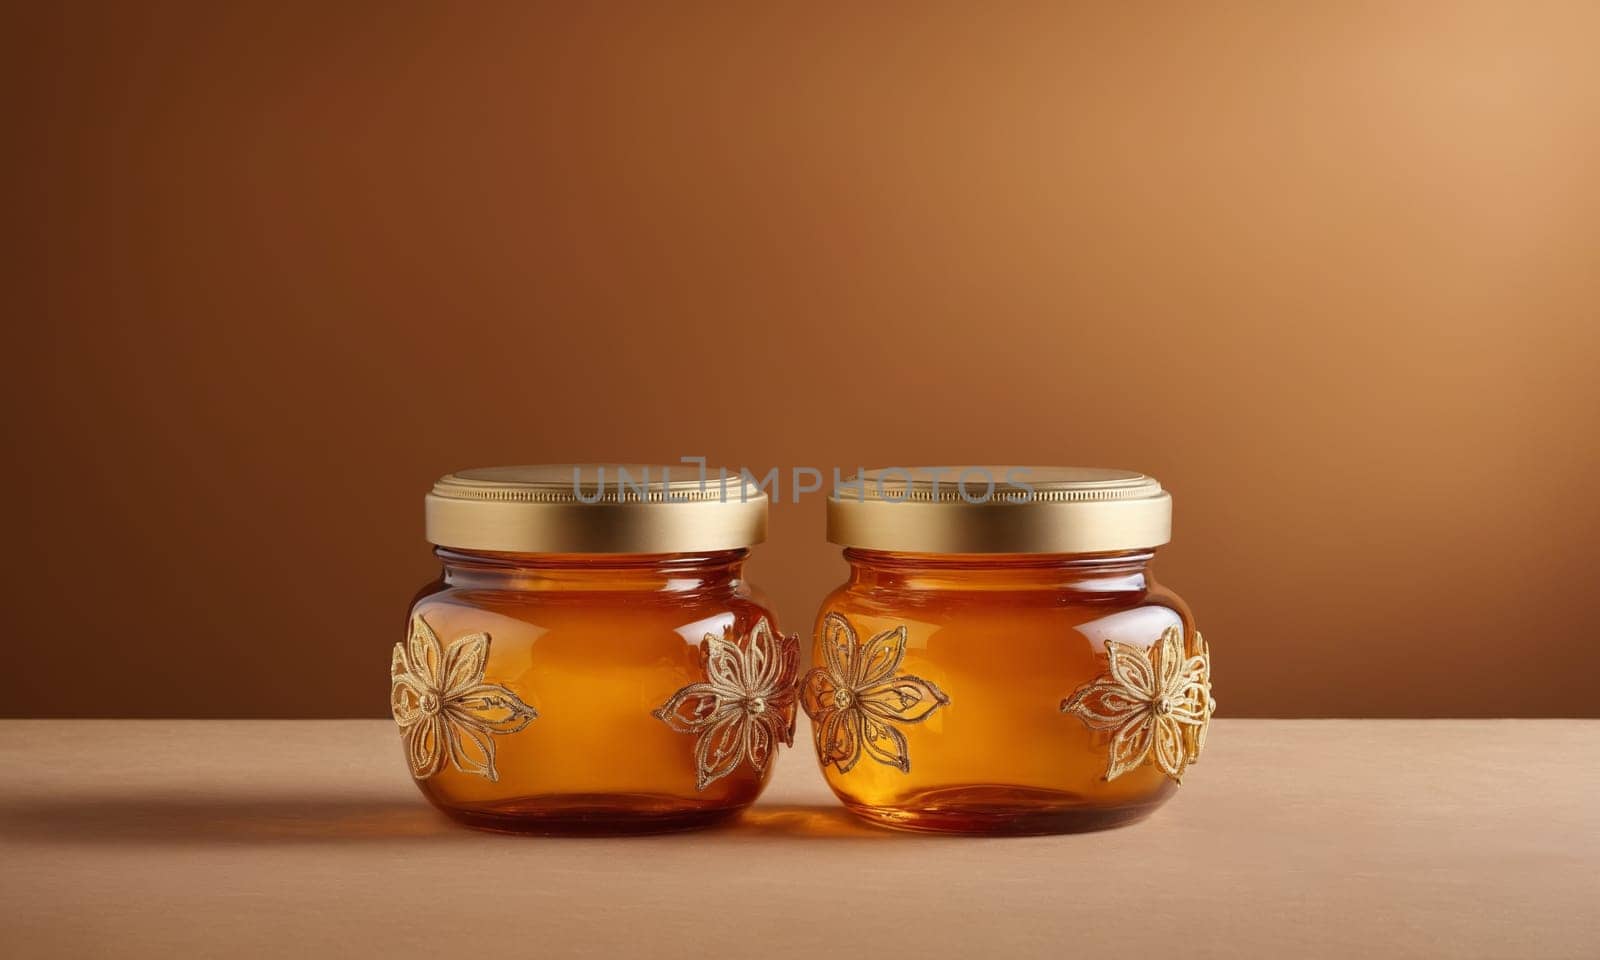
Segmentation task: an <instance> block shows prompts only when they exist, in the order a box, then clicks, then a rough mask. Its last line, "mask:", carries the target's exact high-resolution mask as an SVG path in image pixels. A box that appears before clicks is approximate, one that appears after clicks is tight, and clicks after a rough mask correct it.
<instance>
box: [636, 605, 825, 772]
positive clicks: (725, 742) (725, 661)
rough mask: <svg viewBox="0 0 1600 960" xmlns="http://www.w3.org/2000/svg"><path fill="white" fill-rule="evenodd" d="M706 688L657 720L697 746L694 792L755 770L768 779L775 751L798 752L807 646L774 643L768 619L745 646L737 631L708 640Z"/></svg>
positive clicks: (695, 686)
mask: <svg viewBox="0 0 1600 960" xmlns="http://www.w3.org/2000/svg"><path fill="white" fill-rule="evenodd" d="M700 650H701V656H702V657H703V658H704V660H705V671H706V682H704V683H691V684H690V685H688V686H686V687H684V688H683V689H681V690H679V691H678V692H677V693H674V694H673V695H672V696H670V697H668V698H667V702H666V703H664V704H662V705H661V707H660V708H659V709H657V710H655V711H653V712H652V716H654V717H656V718H657V719H659V720H661V721H662V722H664V723H666V725H667V726H669V727H671V728H672V729H673V730H676V731H677V732H679V733H693V734H698V735H699V739H697V740H696V741H695V746H694V759H695V783H694V785H695V789H696V790H704V789H705V788H706V787H709V786H710V785H711V784H713V783H715V782H716V781H718V780H720V779H722V778H723V777H725V776H727V775H728V774H730V773H732V772H733V771H735V770H737V769H738V768H739V764H741V763H744V762H749V764H750V766H751V767H752V768H754V769H755V771H756V772H757V773H764V772H766V769H767V764H768V763H769V762H770V761H771V760H772V754H773V752H774V750H776V744H778V743H779V742H782V743H783V744H785V745H786V746H793V745H794V696H795V694H794V684H795V675H796V674H797V673H798V672H799V670H800V641H799V639H798V638H796V637H775V636H773V633H772V627H771V625H770V624H768V623H767V620H766V618H765V617H762V618H761V619H760V620H759V621H757V622H756V625H755V629H753V630H751V631H750V635H749V638H748V639H747V641H746V643H745V646H744V647H742V648H741V647H740V646H739V644H738V642H737V640H736V638H735V637H734V636H733V635H732V633H731V631H724V634H723V636H722V637H717V636H715V635H713V634H709V633H708V634H706V635H705V640H704V641H703V642H702V643H701V645H700Z"/></svg>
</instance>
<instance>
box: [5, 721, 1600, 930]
mask: <svg viewBox="0 0 1600 960" xmlns="http://www.w3.org/2000/svg"><path fill="white" fill-rule="evenodd" d="M802 732H804V731H802ZM1206 749H1207V753H1206V757H1205V759H1204V760H1203V761H1202V762H1201V764H1200V765H1199V766H1198V767H1197V768H1196V769H1195V770H1193V771H1192V772H1191V773H1190V775H1189V776H1188V777H1186V778H1185V783H1184V786H1183V788H1182V789H1181V790H1180V791H1179V794H1178V796H1177V798H1176V799H1175V800H1174V801H1173V802H1172V803H1170V804H1169V805H1168V806H1167V807H1166V808H1164V809H1163V810H1162V811H1160V812H1158V813H1157V814H1156V815H1155V816H1154V817H1153V818H1152V819H1151V820H1149V821H1146V822H1145V823H1143V824H1138V825H1135V826H1132V827H1128V828H1125V829H1122V830H1114V831H1110V832H1107V833H1098V834H1086V835H1077V836H1062V837H1043V838H1038V837H1035V838H1022V839H968V838H954V837H951V838H946V837H928V836H918V835H909V834H897V833H890V832H886V831H882V830H878V829H874V828H870V827H866V826H862V825H859V824H857V823H856V822H855V821H853V820H852V819H851V818H850V817H849V816H848V815H847V814H845V813H844V812H843V811H842V810H841V809H840V808H839V807H837V806H836V805H835V803H834V800H833V796H832V795H831V794H830V793H829V792H828V790H827V788H826V787H825V786H824V785H823V783H822V780H821V779H820V777H819V776H818V774H817V772H816V770H815V769H814V767H813V766H812V763H811V758H810V757H809V756H807V754H806V753H805V752H802V751H796V752H793V753H790V754H787V755H785V756H784V758H783V760H782V761H781V762H780V764H779V766H778V769H777V772H776V775H775V779H774V782H773V784H772V786H771V788H770V789H769V790H768V791H767V794H766V796H765V797H764V798H763V801H762V803H761V804H760V805H759V806H757V807H756V808H755V809H754V810H752V811H751V812H750V813H749V814H748V815H747V816H746V817H745V819H744V820H743V821H742V822H740V823H738V824H735V825H731V826H728V827H724V828H720V829H716V830H712V831H708V832H702V833H691V834H679V835H672V836H658V837H640V838H626V839H542V838H531V837H530V838H523V837H505V836H498V835H492V834H484V833H477V832H473V831H470V830H466V829H463V828H460V827H457V826H454V825H452V824H450V823H448V822H446V821H445V820H443V819H442V818H440V817H439V816H438V815H436V814H435V813H433V812H432V810H430V809H429V808H428V807H427V806H425V805H424V804H423V802H422V800H421V798H420V797H419V796H418V794H417V792H416V789H415V788H414V787H413V786H412V785H411V782H410V779H409V777H408V776H407V775H406V772H405V769H404V767H403V765H402V763H401V760H400V754H399V750H398V747H397V745H396V740H395V735H394V731H393V727H392V725H391V724H389V723H388V722H380V721H366V720H346V721H89V720H77V721H43V720H18V721H3V722H0V760H3V761H4V771H5V778H4V781H3V782H0V954H4V955H5V956H12V957H35V956H71V957H90V956H107V955H109V956H131V957H143V956H162V957H167V956H175V955H176V956H201V957H212V956H216V957H240V956H285V955H298V956H305V957H310V956H327V955H331V954H333V953H335V952H336V951H339V952H344V951H350V952H353V953H356V954H360V955H366V954H379V953H381V954H384V955H388V956H424V955H428V956H458V957H475V958H500V957H507V958H509V957H520V956H532V957H567V956H579V957H591V956H592V957H622V956H650V957H695V958H706V957H716V956H737V957H746V956H759V957H762V958H772V960H776V958H786V957H803V958H806V960H835V958H842V957H851V956H872V957H879V958H891V957H894V958H900V957H903V958H915V960H920V958H927V957H943V956H951V957H975V958H976V957H985V956H1008V957H1010V956H1016V957H1034V956H1037V957H1050V958H1072V957H1082V956H1106V957H1116V958H1124V957H1141V958H1143V957H1158V956H1160V957H1174V958H1192V957H1351V956H1355V957H1401V956H1430V957H1506V958H1512V957H1516V958H1536V957H1583V958H1595V957H1600V910H1597V901H1600V722H1596V721H1536V720H1501V721H1353V720H1351V721H1336V720H1322V721H1316V720H1312V721H1264V720H1255V721H1252V720H1232V721H1229V720H1221V721H1217V724H1216V728H1215V730H1214V732H1213V734H1212V736H1211V740H1210V743H1209V744H1208V745H1207V748H1206Z"/></svg>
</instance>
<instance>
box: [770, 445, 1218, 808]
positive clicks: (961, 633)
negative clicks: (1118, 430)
mask: <svg viewBox="0 0 1600 960" xmlns="http://www.w3.org/2000/svg"><path fill="white" fill-rule="evenodd" d="M1171 518H1172V501H1171V498H1170V496H1169V495H1168V494H1167V493H1166V492H1165V491H1164V490H1163V489H1162V488H1161V485H1160V484H1159V483H1157V482H1156V481H1155V480H1153V479H1151V478H1149V477H1145V476H1143V475H1141V474H1137V473H1129V472H1125V471H1119V470H1097V469H1085V468H1068V467H942V468H931V467H930V468H916V469H912V470H903V469H891V470H884V471H868V472H866V473H864V474H862V475H860V476H858V477H857V478H854V479H853V480H852V481H851V482H850V483H846V484H842V485H840V486H839V487H838V488H837V489H836V490H835V491H834V493H833V495H832V496H831V497H830V498H829V501H828V538H829V539H830V540H831V541H833V542H834V543H838V544H841V545H843V546H845V547H846V550H845V552H844V553H845V558H846V560H848V561H849V563H850V578H849V580H848V581H847V582H846V583H845V584H844V585H843V586H841V587H839V588H838V589H837V590H835V591H833V593H831V594H830V595H829V596H828V597H827V599H826V600H825V601H824V602H823V604H822V609H821V611H820V612H819V614H818V617H817V624H816V635H815V647H814V650H813V657H812V662H813V669H812V670H811V671H810V672H808V673H807V674H806V675H805V677H804V678H803V681H802V683H801V703H802V705H803V707H804V709H805V711H806V713H807V715H808V716H809V717H810V718H811V724H812V731H813V735H814V737H815V745H816V749H817V756H818V761H819V762H820V763H821V765H822V768H823V772H824V774H825V776H826V778H827V781H828V785H829V786H830V787H832V788H833V791H834V793H836V794H837V795H838V796H839V798H840V799H841V800H842V801H844V803H845V805H846V806H847V807H848V808H849V809H850V810H851V811H852V812H854V813H855V814H857V815H858V816H860V817H862V818H864V819H866V820H868V821H871V822H873V823H877V824H881V825H884V826H889V827H896V828H901V829H907V830H922V831H933V832H946V833H976V834H1030V833H1060V832H1071V831H1079V830H1095V829H1101V828H1105V827H1112V826H1117V825H1120V824H1124V823H1130V822H1132V821H1135V820H1139V819H1142V818H1143V817H1145V816H1147V815H1148V814H1149V813H1150V812H1151V811H1153V810H1154V809H1155V808H1156V807H1158V806H1160V805H1161V804H1162V803H1163V802H1165V801H1166V800H1167V798H1168V797H1170V796H1171V795H1172V793H1173V791H1174V790H1175V789H1176V787H1177V785H1178V782H1179V780H1180V779H1181V778H1182V777H1183V776H1184V773H1185V771H1186V769H1187V767H1188V766H1189V765H1190V764H1192V763H1194V762H1195V761H1196V760H1197V759H1198V758H1199V756H1200V752H1201V749H1202V747H1203V746H1204V744H1205V734H1206V727H1207V724H1208V722H1209V720H1210V718H1211V714H1212V712H1213V711H1214V710H1215V704H1214V702H1213V700H1212V697H1211V669H1210V657H1209V652H1208V650H1207V648H1206V644H1205V641H1204V640H1203V639H1202V638H1201V636H1200V633H1199V631H1198V630H1196V629H1195V626H1194V621H1193V618H1192V617H1191V616H1190V613H1189V610H1188V607H1187V606H1185V605H1184V602H1183V601H1182V600H1181V599H1180V598H1179V597H1178V595H1177V594H1175V593H1173V592H1172V591H1170V590H1168V589H1166V588H1165V587H1162V586H1160V585H1158V584H1157V583H1156V582H1155V579H1154V578H1153V577H1152V575H1151V572H1150V562H1151V559H1152V557H1153V556H1154V551H1155V548H1156V547H1157V546H1159V545H1161V544H1164V543H1166V542H1167V541H1168V539H1169V538H1170V531H1171Z"/></svg>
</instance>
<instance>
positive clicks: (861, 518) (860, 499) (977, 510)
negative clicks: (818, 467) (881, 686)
mask: <svg viewBox="0 0 1600 960" xmlns="http://www.w3.org/2000/svg"><path fill="white" fill-rule="evenodd" d="M828 539H829V540H831V541H833V542H834V543H837V544H841V545H843V546H846V547H860V548H863V549H867V550H889V551H895V552H899V553H1106V552H1110V551H1116V550H1138V549H1144V548H1149V547H1156V546H1160V545H1161V544H1163V543H1166V542H1167V541H1168V540H1170V539H1172V497H1171V496H1170V495H1169V494H1168V493H1167V492H1166V491H1165V490H1163V489H1161V484H1159V483H1157V482H1156V481H1155V479H1154V478H1153V477H1147V476H1145V475H1144V474H1142V473H1132V472H1130V471H1127V470H1100V469H1093V468H1088V467H1003V466H1001V467H986V466H966V467H911V468H899V467H888V468H885V469H881V470H867V471H864V472H862V473H860V474H858V475H856V476H855V477H852V478H851V479H850V480H848V481H846V482H844V483H841V484H839V485H838V486H837V487H836V488H835V489H834V491H833V493H832V495H830V496H829V497H828Z"/></svg>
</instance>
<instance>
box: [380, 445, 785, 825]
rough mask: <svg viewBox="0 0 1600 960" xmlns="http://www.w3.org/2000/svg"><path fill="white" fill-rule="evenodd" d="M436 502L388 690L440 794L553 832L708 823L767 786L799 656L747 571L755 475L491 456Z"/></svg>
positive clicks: (412, 757) (410, 760)
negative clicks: (716, 475) (430, 571)
mask: <svg viewBox="0 0 1600 960" xmlns="http://www.w3.org/2000/svg"><path fill="white" fill-rule="evenodd" d="M677 472H678V474H679V476H680V477H681V476H682V475H683V474H685V473H687V472H688V471H687V470H686V469H685V468H682V467H680V468H679V469H678V471H677ZM724 489H725V492H724ZM426 508H427V531H428V539H429V541H430V542H431V543H433V544H435V546H436V550H435V553H436V554H437V555H438V557H439V558H440V560H441V561H443V570H442V572H441V575H440V578H439V579H438V580H437V581H436V582H434V583H432V584H430V585H429V586H427V587H425V588H424V589H423V590H422V591H421V592H420V593H419V594H418V595H417V598H416V600H415V601H414V603H413V604H412V607H411V611H410V614H409V617H408V622H407V628H406V638H405V640H404V641H403V642H401V643H398V644H396V645H395V647H394V650H393V653H392V660H391V670H390V675H391V683H390V704H391V707H392V710H393V714H394V719H395V722H396V723H397V724H398V725H399V728H400V737H401V742H402V744H403V746H404V750H405V757H406V763H407V765H408V767H409V768H410V771H411V774H412V776H413V777H414V778H415V779H416V782H417V785H418V787H420V788H421V790H422V792H423V794H424V795H425V796H426V797H427V798H428V800H429V801H431V802H432V803H433V804H434V805H435V806H437V807H438V808H439V809H441V810H443V811H444V812H445V813H447V814H448V815H450V816H451V817H453V818H455V819H456V820H459V821H461V822H463V823H466V824H469V825H471V826H475V827H482V828H487V829H491V830H502V831H513V832H523V833H551V834H560V833H630V832H655V831H665V830H677V829H686V828H692V827H700V826H705V825H709V824H712V823H715V822H717V821H720V820H723V819H726V818H728V817H730V816H732V815H735V814H737V813H738V812H739V811H740V810H742V809H744V808H745V807H747V806H749V805H750V804H751V803H752V802H753V801H754V800H755V799H756V796H757V795H758V794H759V793H760V792H761V790H762V788H763V787H764V786H765V784H766V780H767V777H768V774H769V772H770V770H771V766H772V760H773V755H774V753H775V752H776V751H777V748H778V744H779V743H786V744H787V743H792V742H793V735H794V720H795V710H796V707H795V680H796V671H797V667H798V660H799V649H798V641H797V640H796V639H795V638H792V637H789V638H785V637H783V636H782V634H780V633H779V632H778V630H777V626H776V620H775V618H774V616H773V614H772V611H771V609H770V608H769V606H768V605H767V604H766V602H765V601H764V600H763V599H762V597H761V596H760V594H759V593H757V592H756V591H755V590H754V589H753V588H752V587H751V586H750V585H749V584H748V583H746V582H745V580H744V579H743V574H742V568H743V564H744V561H745V557H746V555H747V553H748V549H747V548H748V547H749V546H751V545H752V544H755V543H757V542H760V541H761V540H762V539H763V538H764V536H765V533H766V520H767V498H766V496H765V494H764V493H762V492H761V491H760V490H759V488H757V487H755V486H754V485H753V484H752V485H749V486H742V485H741V484H740V482H739V481H738V480H736V479H731V478H730V479H729V480H728V481H727V485H726V488H723V487H722V486H720V485H719V484H718V482H717V481H716V480H714V479H713V480H708V481H707V483H706V484H705V486H704V487H702V485H701V483H700V481H699V479H698V477H696V478H695V479H677V478H673V477H672V476H671V474H670V473H669V472H668V470H667V468H664V467H642V466H629V467H620V468H617V467H609V466H606V467H601V466H580V467H573V466H542V467H496V468H489V469H482V470H468V471H462V472H460V473H455V474H451V475H449V476H446V477H444V478H443V479H441V480H440V481H439V482H438V483H437V484H435V485H434V488H433V491H432V492H431V493H430V494H429V495H428V497H427V500H426Z"/></svg>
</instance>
